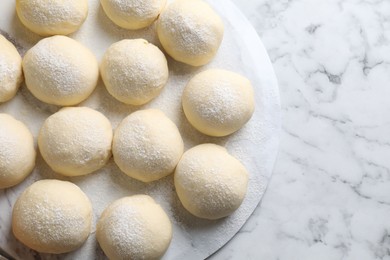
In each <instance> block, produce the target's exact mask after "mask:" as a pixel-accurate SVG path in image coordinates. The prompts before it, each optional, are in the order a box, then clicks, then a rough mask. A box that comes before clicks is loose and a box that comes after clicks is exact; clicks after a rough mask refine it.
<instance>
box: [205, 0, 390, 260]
mask: <svg viewBox="0 0 390 260" xmlns="http://www.w3.org/2000/svg"><path fill="white" fill-rule="evenodd" d="M234 2H235V3H236V4H237V5H238V6H239V7H240V8H241V10H242V11H243V12H244V14H245V15H246V16H247V17H248V18H249V20H250V21H251V23H252V24H253V25H254V26H255V28H256V30H257V32H258V33H259V35H260V36H261V38H262V40H263V43H264V45H265V47H266V48H267V50H268V52H269V54H270V57H271V59H272V62H273V64H274V68H275V71H276V75H277V77H278V80H279V86H280V92H281V101H282V108H283V115H282V117H283V130H282V137H281V147H280V152H279V158H278V160H277V162H276V166H275V169H274V174H273V177H272V179H271V182H270V184H269V186H268V190H267V192H266V194H265V196H264V198H263V200H262V202H261V205H260V206H259V207H258V208H257V210H256V211H255V213H254V215H253V216H252V218H251V219H250V220H249V222H248V223H247V224H246V225H245V226H244V228H243V229H242V231H241V232H240V233H239V234H238V235H237V236H236V237H235V238H234V239H233V240H232V241H231V242H230V243H229V244H227V245H226V246H225V247H224V248H223V249H222V250H221V251H220V252H218V253H217V254H216V255H215V256H214V257H213V258H212V259H267V260H273V259H275V260H276V259H280V260H295V259H296V260H305V259H308V260H309V259H310V260H312V259H316V260H321V259H324V260H333V259H351V260H360V259H362V260H370V259H383V260H385V259H390V1H389V0H326V1H325V0H234Z"/></svg>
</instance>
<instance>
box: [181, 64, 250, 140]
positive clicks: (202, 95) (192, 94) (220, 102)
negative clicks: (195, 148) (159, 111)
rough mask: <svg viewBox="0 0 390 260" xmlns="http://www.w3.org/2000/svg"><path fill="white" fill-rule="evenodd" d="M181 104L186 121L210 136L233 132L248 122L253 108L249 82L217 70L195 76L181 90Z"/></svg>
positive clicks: (235, 75)
mask: <svg viewBox="0 0 390 260" xmlns="http://www.w3.org/2000/svg"><path fill="white" fill-rule="evenodd" d="M182 104H183V110H184V113H185V115H186V117H187V119H188V121H189V122H190V123H191V124H192V125H193V126H194V127H195V128H196V129H197V130H199V131H200V132H202V133H204V134H207V135H211V136H226V135H229V134H232V133H234V132H236V131H237V130H239V129H240V128H241V127H242V126H243V125H245V124H246V123H247V122H248V121H249V119H250V118H251V117H252V114H253V112H254V109H255V101H254V91H253V87H252V85H251V83H250V81H249V80H248V79H246V78H245V77H243V76H241V75H239V74H237V73H234V72H230V71H226V70H219V69H210V70H206V71H203V72H201V73H199V74H197V75H195V76H194V77H193V78H192V79H191V80H190V81H189V83H188V84H187V86H186V87H185V89H184V92H183V96H182Z"/></svg>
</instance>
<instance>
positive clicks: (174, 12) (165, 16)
mask: <svg viewBox="0 0 390 260" xmlns="http://www.w3.org/2000/svg"><path fill="white" fill-rule="evenodd" d="M223 30H224V29H223V23H222V20H221V18H220V17H219V16H218V15H217V14H216V13H215V12H214V10H213V9H211V7H210V6H209V5H208V4H206V3H205V2H203V1H201V0H177V1H175V2H173V3H172V4H170V5H169V6H168V7H167V8H166V9H165V10H164V11H163V12H162V14H161V16H160V19H159V20H158V23H157V34H158V37H159V39H160V42H161V44H162V46H163V47H164V49H165V50H166V52H167V53H168V54H169V55H170V56H172V58H174V59H175V60H177V61H181V62H184V63H186V64H189V65H192V66H201V65H204V64H206V63H209V62H210V61H211V59H212V58H214V56H215V54H216V53H217V51H218V48H219V46H220V45H221V42H222V38H223Z"/></svg>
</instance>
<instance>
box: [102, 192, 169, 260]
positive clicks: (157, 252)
mask: <svg viewBox="0 0 390 260" xmlns="http://www.w3.org/2000/svg"><path fill="white" fill-rule="evenodd" d="M96 238H97V240H98V242H99V244H100V246H101V248H102V249H103V251H104V253H105V254H106V255H107V256H108V258H109V259H132V260H138V259H139V260H141V259H150V260H153V259H160V258H161V257H162V256H163V255H164V253H165V251H166V250H167V248H168V247H169V244H170V242H171V239H172V224H171V222H170V220H169V218H168V216H167V214H166V213H165V212H164V210H163V209H162V208H161V206H160V205H158V204H157V203H156V202H155V201H154V200H153V199H152V198H151V197H149V196H147V195H135V196H131V197H125V198H122V199H119V200H117V201H115V202H113V203H112V204H111V205H109V206H108V207H107V208H106V209H105V210H104V212H103V214H102V215H101V217H100V219H99V221H98V224H97V228H96Z"/></svg>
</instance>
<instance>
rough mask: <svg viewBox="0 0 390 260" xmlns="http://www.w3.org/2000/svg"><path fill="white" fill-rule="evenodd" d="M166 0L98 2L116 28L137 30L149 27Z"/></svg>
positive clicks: (101, 0)
mask: <svg viewBox="0 0 390 260" xmlns="http://www.w3.org/2000/svg"><path fill="white" fill-rule="evenodd" d="M166 2H167V1H166V0H142V1H140V0H100V3H101V4H102V7H103V9H104V12H105V13H106V14H107V16H108V17H109V18H110V19H111V20H112V21H113V22H114V23H115V24H117V25H118V26H120V27H123V28H125V29H130V30H138V29H141V28H144V27H147V26H149V25H151V24H152V23H153V22H154V21H155V20H156V19H157V17H158V16H159V14H160V13H161V11H162V9H163V8H164V6H165V4H166Z"/></svg>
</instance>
